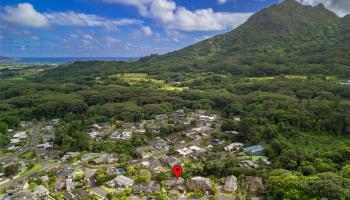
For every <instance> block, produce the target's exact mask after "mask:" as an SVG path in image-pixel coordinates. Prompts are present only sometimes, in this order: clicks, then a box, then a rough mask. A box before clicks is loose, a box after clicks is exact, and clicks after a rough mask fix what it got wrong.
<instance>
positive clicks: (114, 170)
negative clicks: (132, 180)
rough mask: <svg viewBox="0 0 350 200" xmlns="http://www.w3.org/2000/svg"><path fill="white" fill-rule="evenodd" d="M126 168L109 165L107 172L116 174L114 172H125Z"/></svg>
mask: <svg viewBox="0 0 350 200" xmlns="http://www.w3.org/2000/svg"><path fill="white" fill-rule="evenodd" d="M124 173H125V170H124V169H123V168H115V167H107V170H106V174H108V175H114V174H118V175H119V174H124Z"/></svg>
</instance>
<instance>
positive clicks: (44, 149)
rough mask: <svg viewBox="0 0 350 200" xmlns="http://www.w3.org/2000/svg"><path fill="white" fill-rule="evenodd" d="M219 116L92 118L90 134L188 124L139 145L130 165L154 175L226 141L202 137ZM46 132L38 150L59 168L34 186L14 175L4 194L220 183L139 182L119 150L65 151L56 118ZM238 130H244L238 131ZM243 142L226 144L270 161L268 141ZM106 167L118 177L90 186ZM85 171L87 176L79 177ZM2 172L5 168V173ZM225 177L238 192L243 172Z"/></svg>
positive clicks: (250, 159) (255, 161) (246, 156)
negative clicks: (58, 144)
mask: <svg viewBox="0 0 350 200" xmlns="http://www.w3.org/2000/svg"><path fill="white" fill-rule="evenodd" d="M218 120H219V117H218V116H216V115H208V114H206V112H205V111H195V112H190V113H186V112H184V111H183V110H178V111H176V112H174V113H172V114H161V115H157V116H155V118H154V119H153V120H144V121H142V122H141V123H133V122H122V121H117V122H115V123H113V124H111V123H96V124H92V126H91V128H90V131H89V133H88V135H89V136H90V137H91V139H94V140H106V139H108V140H130V139H131V137H132V135H133V134H144V133H146V131H151V132H153V133H159V131H160V128H161V127H162V126H171V125H174V124H179V125H184V126H187V127H188V128H187V129H185V130H183V131H181V133H176V134H171V135H168V136H166V137H156V138H155V139H154V140H153V141H151V142H150V143H149V146H141V147H138V148H136V152H137V153H138V154H139V155H141V157H142V158H141V159H138V160H133V161H131V162H129V165H132V166H138V167H140V168H142V169H148V170H149V171H151V172H152V175H154V174H158V173H160V172H169V171H171V168H172V167H174V166H175V165H181V160H183V159H189V158H192V159H197V157H198V155H201V154H205V153H207V152H208V151H211V149H212V147H213V145H215V144H221V143H223V142H224V141H221V140H218V141H212V143H211V144H213V145H211V144H210V145H209V146H207V147H203V145H201V144H200V142H199V141H198V140H199V139H200V138H201V137H203V136H206V135H209V134H210V133H211V132H212V131H214V130H216V129H215V127H216V123H217V122H218ZM235 120H237V121H238V120H240V118H239V117H237V119H235ZM41 132H42V133H41V136H42V138H41V140H40V141H41V143H40V144H38V145H37V146H36V147H35V149H34V152H35V155H36V156H38V157H42V158H45V159H51V158H57V159H58V163H59V165H58V166H59V167H58V168H57V169H56V168H55V169H53V170H52V169H51V171H50V175H43V176H40V177H36V178H40V179H41V180H42V183H43V184H42V185H37V186H36V187H35V188H34V190H31V191H30V192H29V190H28V181H27V180H26V179H23V180H22V179H21V180H19V181H14V182H13V183H12V184H11V187H12V188H10V189H9V190H6V192H8V191H10V193H9V192H8V193H7V194H6V195H5V196H4V197H3V199H9V200H10V199H11V200H12V199H18V198H19V199H21V198H22V197H24V196H25V198H26V199H43V198H44V199H46V197H49V196H50V195H54V194H56V193H60V194H62V196H63V198H64V199H67V200H70V199H77V197H79V198H81V197H84V196H89V195H91V194H94V195H97V196H98V197H101V198H105V196H106V194H101V193H99V192H98V191H103V187H107V188H109V189H112V190H113V191H115V192H120V191H123V190H125V189H126V188H129V189H131V190H132V192H133V194H134V195H140V194H147V193H157V192H160V191H161V189H163V188H164V189H166V190H174V191H177V192H179V193H180V194H185V193H186V191H203V192H204V194H206V195H211V194H212V191H213V190H214V188H213V187H214V185H215V184H213V183H212V181H211V179H210V178H207V177H201V176H196V177H190V178H188V179H184V178H182V177H179V178H178V179H176V178H171V179H169V180H165V181H162V182H157V181H155V180H150V181H147V182H143V183H138V182H137V181H136V183H135V180H136V179H135V177H132V175H130V174H128V173H126V171H125V170H124V168H122V167H120V165H117V163H118V155H117V154H114V153H93V152H88V153H82V152H66V153H65V154H63V152H60V151H57V150H55V149H54V148H53V141H54V139H55V134H54V128H53V123H48V124H47V126H45V127H43V128H42V130H41ZM233 134H238V133H237V132H233ZM185 138H186V139H188V138H192V139H193V140H190V142H186V141H185ZM187 141H188V140H187ZM174 144H175V145H174ZM172 145H174V146H172ZM170 147H175V148H174V152H175V153H174V152H173V151H172V153H171V154H169V152H170V151H169V149H170ZM243 147H244V144H243V143H238V142H236V143H232V144H229V145H227V146H226V147H224V150H225V151H226V152H227V153H229V154H232V153H237V154H239V155H240V157H239V159H240V162H239V165H240V166H242V167H247V168H258V167H259V164H260V163H261V162H263V163H264V164H269V161H268V159H267V158H266V157H264V156H261V155H257V154H260V153H261V152H262V151H263V150H264V148H263V147H262V146H260V145H255V146H250V147H246V148H243ZM102 166H103V167H102ZM184 167H186V166H184ZM101 168H103V170H105V174H106V175H108V176H110V177H112V179H108V180H106V182H104V184H103V187H102V186H101V187H100V189H99V190H96V191H95V190H90V189H89V190H87V188H91V187H97V186H96V183H95V181H96V174H95V173H96V171H97V169H101ZM82 174H83V177H84V178H78V177H80V176H82ZM1 176H2V175H1V174H0V179H1ZM52 178H54V188H48V187H49V186H48V184H46V183H48V182H49V180H51V179H52ZM133 179H135V180H133ZM223 181H224V182H223V184H222V185H221V188H222V190H223V191H225V192H236V190H237V188H238V187H237V185H238V183H237V177H235V176H234V175H231V176H227V177H224V178H223ZM245 181H246V183H247V184H248V185H249V187H250V189H251V191H256V190H258V189H259V188H261V189H263V188H264V185H263V181H262V179H261V178H260V177H255V176H247V177H245ZM215 187H216V186H215ZM215 190H216V188H215ZM50 193H51V194H50ZM52 193H53V194H52ZM0 199H1V196H0ZM22 199H23V198H22Z"/></svg>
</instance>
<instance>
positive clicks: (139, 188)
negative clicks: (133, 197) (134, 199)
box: [133, 181, 160, 193]
mask: <svg viewBox="0 0 350 200" xmlns="http://www.w3.org/2000/svg"><path fill="white" fill-rule="evenodd" d="M133 191H134V193H140V192H159V191H160V185H159V184H158V183H156V182H154V181H151V182H149V183H141V184H138V185H134V186H133Z"/></svg>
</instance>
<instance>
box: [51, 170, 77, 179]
mask: <svg viewBox="0 0 350 200" xmlns="http://www.w3.org/2000/svg"><path fill="white" fill-rule="evenodd" d="M74 170H75V169H74V168H72V167H65V168H60V169H59V170H57V172H56V174H55V175H56V177H60V178H63V179H66V178H73V173H74Z"/></svg>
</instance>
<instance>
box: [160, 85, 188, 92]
mask: <svg viewBox="0 0 350 200" xmlns="http://www.w3.org/2000/svg"><path fill="white" fill-rule="evenodd" d="M161 89H162V90H166V91H174V90H177V91H182V90H184V89H188V87H175V86H171V85H165V86H163V87H162V88H161Z"/></svg>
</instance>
